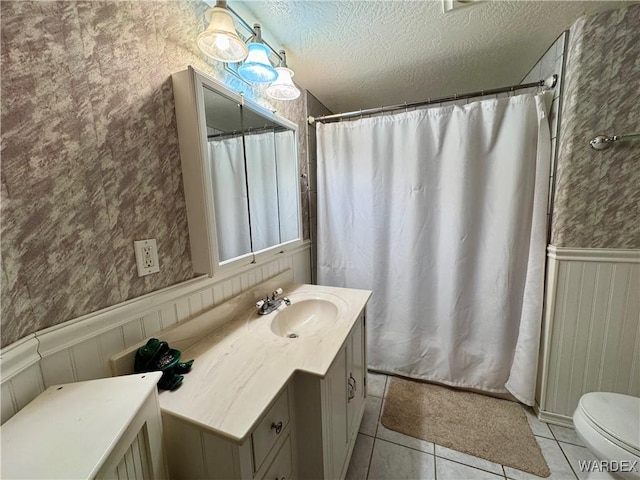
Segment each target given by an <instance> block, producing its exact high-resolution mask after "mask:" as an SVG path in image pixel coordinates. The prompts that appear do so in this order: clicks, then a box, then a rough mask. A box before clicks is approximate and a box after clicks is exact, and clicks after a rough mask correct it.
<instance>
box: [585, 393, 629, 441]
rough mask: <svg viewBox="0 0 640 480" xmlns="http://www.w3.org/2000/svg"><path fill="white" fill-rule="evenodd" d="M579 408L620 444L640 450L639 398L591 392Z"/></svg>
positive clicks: (586, 395)
mask: <svg viewBox="0 0 640 480" xmlns="http://www.w3.org/2000/svg"><path fill="white" fill-rule="evenodd" d="M579 405H580V408H581V409H582V411H583V412H584V413H585V414H586V415H587V416H588V417H589V418H590V419H591V421H592V422H594V423H595V424H596V425H597V426H598V427H600V428H601V429H602V430H604V431H605V432H607V433H608V434H609V435H611V436H612V437H614V438H616V439H618V440H619V441H620V442H622V443H625V444H627V445H628V446H630V447H632V448H634V449H636V450H638V449H640V398H637V397H632V396H630V395H622V394H620V393H610V392H591V393H586V394H584V395H583V396H582V398H580V403H579Z"/></svg>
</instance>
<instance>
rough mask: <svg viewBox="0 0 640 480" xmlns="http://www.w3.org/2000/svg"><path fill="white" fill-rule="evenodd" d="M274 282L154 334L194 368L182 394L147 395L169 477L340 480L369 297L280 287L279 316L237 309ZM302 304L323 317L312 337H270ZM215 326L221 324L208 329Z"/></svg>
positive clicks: (118, 366) (119, 368)
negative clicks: (158, 414) (155, 412)
mask: <svg viewBox="0 0 640 480" xmlns="http://www.w3.org/2000/svg"><path fill="white" fill-rule="evenodd" d="M283 275H286V274H285V273H283V274H280V275H279V276H276V277H273V278H272V279H269V280H267V281H265V282H264V283H263V284H261V285H259V286H256V287H254V289H252V290H249V291H247V292H245V293H243V294H242V295H240V296H239V297H236V298H234V299H230V300H228V301H227V302H225V303H223V304H220V305H218V306H217V307H215V308H213V309H211V310H209V311H207V312H204V313H202V314H201V315H199V316H197V317H195V318H193V319H191V320H188V321H186V322H184V323H181V324H177V325H174V326H172V327H169V328H168V329H165V330H164V331H161V332H158V333H157V337H158V338H160V339H162V340H164V341H167V342H168V343H169V344H170V345H172V346H173V347H174V348H178V349H179V350H181V351H182V352H183V356H184V358H193V359H194V360H195V363H194V366H193V368H192V370H191V372H189V375H188V376H187V377H186V378H185V381H184V383H183V384H182V386H181V387H180V388H179V389H178V390H176V391H174V392H162V393H161V394H160V396H159V402H160V407H161V409H162V419H163V426H164V432H165V446H166V454H167V458H168V464H169V471H170V477H171V478H172V479H191V478H207V479H250V480H253V479H256V480H257V479H268V480H274V479H278V480H282V479H285V480H291V479H296V478H297V479H300V480H303V479H323V478H324V479H330V480H334V479H343V478H344V476H345V474H346V470H347V468H348V465H349V459H350V457H351V453H352V451H353V447H354V444H355V441H356V437H357V435H358V429H359V426H360V421H361V419H362V415H363V412H364V406H365V397H366V385H365V378H366V377H365V374H366V370H365V366H366V364H367V359H366V350H365V345H366V328H365V313H364V310H365V305H366V303H367V301H368V299H369V297H370V295H371V292H369V291H366V290H356V289H346V288H337V287H328V286H317V285H289V286H288V287H287V288H285V292H284V294H285V295H286V296H287V297H288V298H289V299H290V300H291V305H289V306H284V305H283V306H282V308H281V309H280V310H279V313H271V314H269V315H259V314H258V313H257V312H256V311H255V310H254V309H253V308H251V309H250V310H249V311H246V310H242V308H243V305H253V304H255V300H256V299H259V298H263V297H264V294H265V292H269V291H273V290H275V288H277V286H279V285H283V284H284V285H287V282H285V281H283V278H282V276H283ZM304 302H310V303H311V304H312V305H318V304H325V306H326V303H329V304H332V305H333V306H334V307H335V309H331V308H328V309H326V310H324V311H320V314H319V315H324V316H325V317H323V318H319V317H318V318H315V320H314V319H307V320H306V321H307V322H313V321H316V322H318V324H319V325H320V326H319V327H318V328H317V329H314V328H310V327H309V326H307V328H306V330H305V329H304V328H303V329H301V330H298V333H300V335H299V336H297V337H295V338H294V337H289V336H288V335H283V334H281V333H278V331H276V330H277V329H274V328H275V327H274V322H275V323H276V324H277V320H278V318H280V319H282V318H285V319H286V318H289V317H287V316H286V315H285V317H278V315H283V314H285V313H284V312H287V311H289V312H296V311H297V312H298V313H296V314H295V315H300V316H302V320H305V318H306V317H304V315H305V312H307V314H308V310H305V309H308V308H309V307H308V305H309V304H305V303H304ZM296 304H302V306H304V305H307V306H306V307H304V308H301V309H300V308H298V309H295V310H294V308H295V305H296ZM288 309H289V310H288ZM312 312H316V311H315V310H313V311H312ZM331 314H334V315H335V318H334V319H331V317H328V318H327V317H326V316H328V315H331ZM222 318H228V319H229V320H227V321H226V322H225V323H224V324H223V325H221V326H219V327H218V328H216V329H214V330H211V325H215V324H218V325H220V322H219V321H220V320H221V319H222ZM289 320H291V318H289ZM332 320H333V321H332ZM142 344H144V342H141V344H139V345H132V346H131V347H129V349H127V350H125V351H124V352H121V353H120V354H118V355H116V356H115V357H114V358H112V360H111V361H112V371H113V372H114V373H115V374H122V373H128V371H129V370H128V369H130V368H131V367H132V365H133V358H134V356H135V351H136V350H137V348H138V347H139V346H141V345H142Z"/></svg>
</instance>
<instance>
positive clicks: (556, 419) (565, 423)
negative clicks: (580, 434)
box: [534, 404, 573, 428]
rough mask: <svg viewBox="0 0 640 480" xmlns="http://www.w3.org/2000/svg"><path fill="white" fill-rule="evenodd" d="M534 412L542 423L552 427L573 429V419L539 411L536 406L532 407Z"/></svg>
mask: <svg viewBox="0 0 640 480" xmlns="http://www.w3.org/2000/svg"><path fill="white" fill-rule="evenodd" d="M534 411H535V412H536V415H537V416H538V419H539V420H541V421H543V422H546V423H550V424H552V425H559V426H561V427H569V428H573V418H571V417H568V416H566V415H560V414H558V413H553V412H545V411H543V410H540V407H539V406H538V404H536V405H535V406H534Z"/></svg>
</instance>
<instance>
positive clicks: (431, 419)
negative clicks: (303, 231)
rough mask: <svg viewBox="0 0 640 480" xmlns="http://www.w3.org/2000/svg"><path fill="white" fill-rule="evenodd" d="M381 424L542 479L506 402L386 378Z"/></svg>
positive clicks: (522, 421) (537, 459)
mask: <svg viewBox="0 0 640 480" xmlns="http://www.w3.org/2000/svg"><path fill="white" fill-rule="evenodd" d="M389 381H390V382H391V385H390V386H389V390H388V392H387V397H386V400H385V402H384V410H383V412H382V419H381V421H382V424H383V425H384V426H385V427H387V428H389V429H391V430H395V431H396V432H400V433H404V434H405V435H409V436H412V437H415V438H421V439H422V440H426V441H428V442H432V443H435V444H437V445H441V446H443V447H447V448H450V449H452V450H457V451H458V452H463V453H468V454H469V455H474V456H476V457H480V458H484V459H485V460H489V461H491V462H495V463H500V464H502V465H506V466H509V467H513V468H517V469H518V470H523V471H525V472H529V473H533V474H534V475H538V476H539V477H548V476H549V474H550V472H549V466H548V465H547V462H546V461H545V459H544V457H543V456H542V451H541V450H540V447H539V446H538V442H536V439H535V438H534V436H533V433H532V432H531V428H530V427H529V423H528V422H527V417H526V415H525V412H524V409H523V408H522V406H520V404H518V403H515V402H511V401H509V400H501V399H498V398H493V397H488V396H486V395H480V394H477V393H472V392H466V391H462V390H456V389H452V388H448V387H443V386H440V385H434V384H432V383H425V382H419V381H414V380H407V379H404V378H398V377H390V379H389Z"/></svg>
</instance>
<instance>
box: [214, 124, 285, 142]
mask: <svg viewBox="0 0 640 480" xmlns="http://www.w3.org/2000/svg"><path fill="white" fill-rule="evenodd" d="M285 130H287V129H286V128H285V127H281V126H280V125H278V126H277V127H272V126H268V127H256V128H249V129H247V130H244V131H243V130H234V131H233V132H222V133H212V134H211V135H207V140H211V139H212V138H225V137H237V136H238V135H242V134H243V133H244V134H247V135H252V134H254V133H264V132H274V133H275V132H284V131H285Z"/></svg>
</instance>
